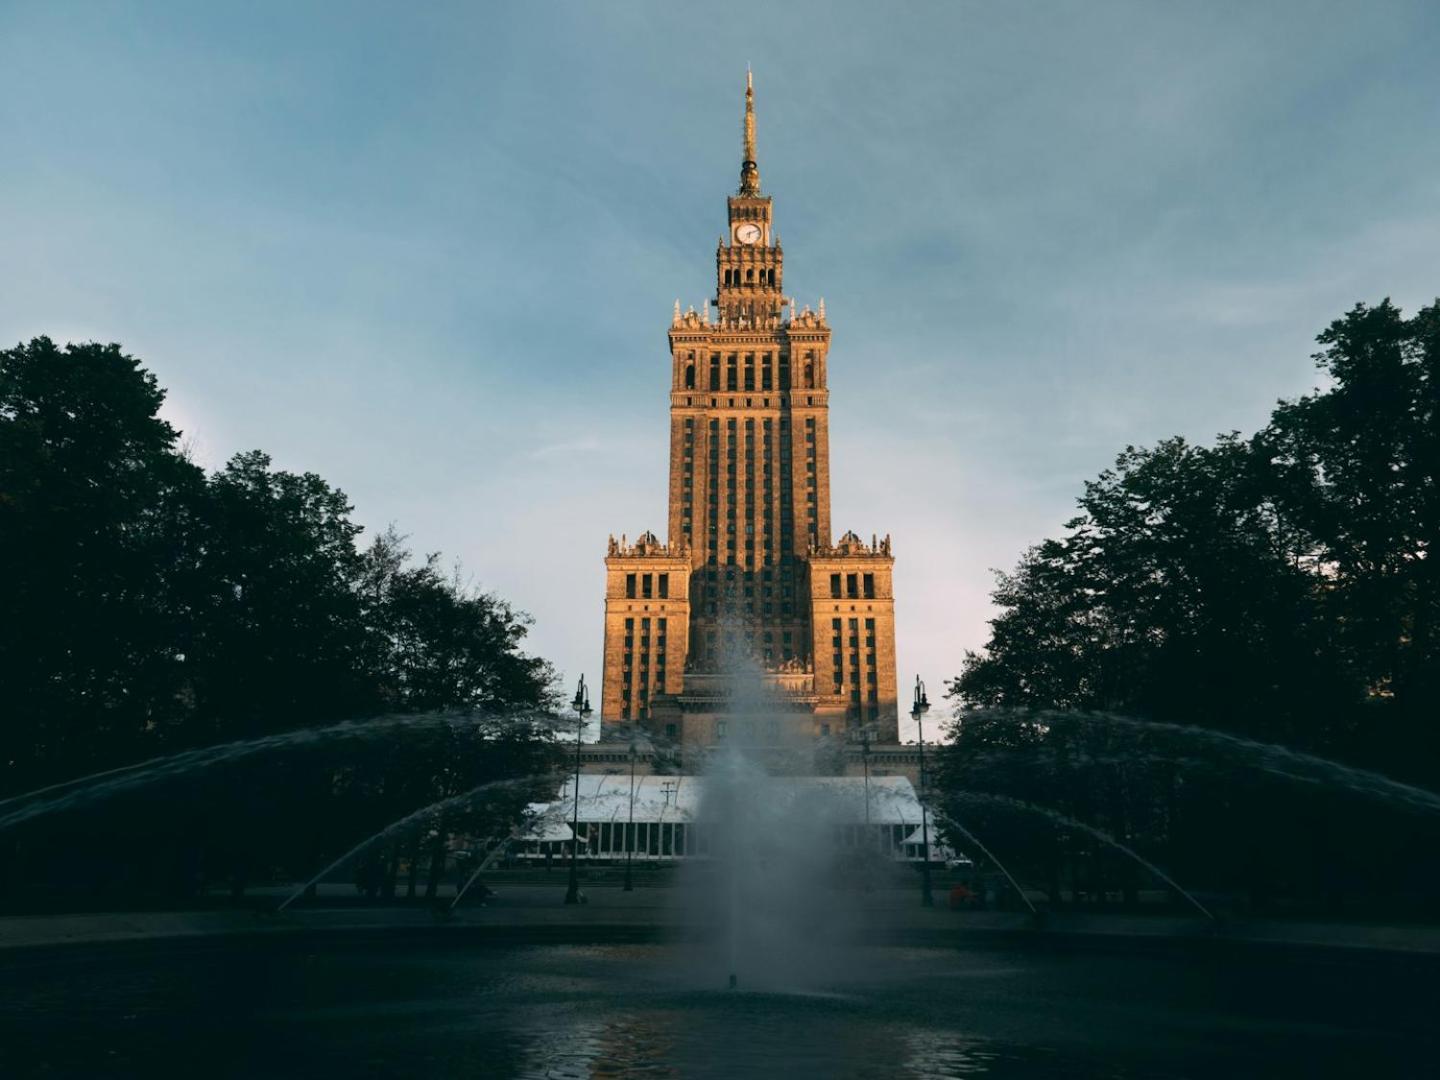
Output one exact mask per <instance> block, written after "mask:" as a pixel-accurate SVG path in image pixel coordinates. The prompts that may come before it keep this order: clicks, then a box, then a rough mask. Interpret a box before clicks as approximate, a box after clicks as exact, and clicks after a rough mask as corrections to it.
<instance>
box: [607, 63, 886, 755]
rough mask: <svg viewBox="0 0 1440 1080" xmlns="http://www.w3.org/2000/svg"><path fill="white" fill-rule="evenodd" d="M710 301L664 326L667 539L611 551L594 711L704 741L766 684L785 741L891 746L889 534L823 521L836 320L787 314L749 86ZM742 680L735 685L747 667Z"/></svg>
mask: <svg viewBox="0 0 1440 1080" xmlns="http://www.w3.org/2000/svg"><path fill="white" fill-rule="evenodd" d="M726 205H727V211H728V213H727V217H728V224H729V228H728V232H727V234H726V235H725V236H723V237H721V239H720V243H719V245H718V246H717V248H716V250H715V296H714V300H713V306H712V301H711V300H710V299H707V300H706V301H705V302H704V303H703V304H702V306H701V309H700V310H699V311H696V310H695V309H694V308H693V307H691V308H689V309H687V310H685V311H683V312H682V311H681V307H680V303H679V301H676V303H675V310H674V314H673V316H672V318H671V324H670V334H669V338H670V359H671V389H670V493H669V494H670V511H669V535H670V537H671V542H670V543H669V544H668V545H666V544H661V543H660V542H659V541H658V540H657V539H656V538H655V537H654V536H653V535H652V534H650V533H648V532H647V533H645V534H644V535H643V536H641V538H640V539H639V540H638V541H637V542H636V543H635V544H633V545H631V544H628V543H626V542H625V541H624V540H622V541H620V542H617V541H615V540H614V539H613V538H612V539H611V541H610V551H609V554H608V555H607V557H606V559H605V567H606V592H605V670H604V675H603V678H602V687H601V702H600V714H601V717H602V719H604V720H606V721H612V722H626V721H641V722H643V723H645V724H646V725H647V726H649V727H650V728H651V729H652V730H654V731H655V732H656V734H659V735H663V736H669V737H670V738H674V739H678V740H680V741H681V742H682V743H683V744H684V745H687V746H698V747H708V746H713V745H715V744H716V743H718V742H720V741H723V739H724V738H725V735H726V724H727V720H726V715H727V709H729V708H730V707H731V706H732V705H733V700H734V695H735V694H737V693H741V692H746V691H743V690H742V689H741V687H742V685H744V686H753V685H754V684H755V682H756V678H755V676H756V675H757V674H758V676H759V682H760V684H761V685H763V686H764V688H765V696H766V711H767V713H770V714H773V715H774V718H775V719H774V721H773V726H774V729H775V730H774V738H775V741H776V743H777V744H781V743H785V744H790V745H794V744H795V743H796V741H797V740H805V739H813V738H815V737H823V736H831V737H840V736H843V735H845V733H846V732H847V730H849V729H851V728H855V727H859V726H860V725H867V726H870V727H872V728H873V730H874V736H875V737H876V738H877V740H878V741H880V742H887V741H888V742H894V741H895V739H896V730H897V728H896V721H897V716H896V685H895V620H894V599H893V596H894V594H893V592H892V587H891V569H892V566H893V564H894V559H893V558H892V556H891V553H890V538H889V537H888V536H887V537H885V538H884V539H883V540H878V539H874V538H872V540H871V542H870V543H869V544H866V543H864V542H863V541H862V540H861V539H860V538H859V537H858V536H857V535H856V534H854V533H853V532H847V533H846V534H845V535H844V536H843V537H841V538H840V540H839V541H838V542H832V541H831V536H832V535H833V534H832V533H831V524H830V422H829V352H830V325H829V322H828V321H827V318H826V314H825V301H824V300H823V299H822V300H820V301H819V303H818V304H817V305H816V307H815V308H814V309H813V310H812V309H811V307H810V306H809V305H808V304H807V305H805V307H804V308H803V309H801V310H798V311H797V310H796V303H795V300H794V299H793V298H792V297H788V296H786V295H785V293H784V271H785V256H784V250H783V249H782V248H781V246H780V239H779V236H778V235H777V234H776V233H775V231H774V219H773V205H772V201H771V198H770V196H768V195H763V194H761V192H760V172H759V167H758V165H757V164H756V155H755V112H754V89H753V85H752V84H751V83H750V81H749V80H748V79H747V85H746V90H745V121H744V157H743V161H742V164H741V169H740V188H739V192H738V194H736V195H732V196H730V197H729V198H728V199H727V200H726ZM739 673H744V674H739Z"/></svg>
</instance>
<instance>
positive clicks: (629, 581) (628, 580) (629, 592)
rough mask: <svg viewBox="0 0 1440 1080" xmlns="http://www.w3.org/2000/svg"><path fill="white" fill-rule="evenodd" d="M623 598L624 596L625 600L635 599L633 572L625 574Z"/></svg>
mask: <svg viewBox="0 0 1440 1080" xmlns="http://www.w3.org/2000/svg"><path fill="white" fill-rule="evenodd" d="M625 598H626V599H627V600H634V599H635V575H634V574H626V575H625ZM629 621H630V620H628V619H627V620H626V622H629Z"/></svg>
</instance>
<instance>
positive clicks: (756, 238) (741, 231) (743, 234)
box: [735, 221, 761, 244]
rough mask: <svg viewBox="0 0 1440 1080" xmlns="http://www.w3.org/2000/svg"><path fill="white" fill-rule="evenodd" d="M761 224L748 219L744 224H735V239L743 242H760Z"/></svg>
mask: <svg viewBox="0 0 1440 1080" xmlns="http://www.w3.org/2000/svg"><path fill="white" fill-rule="evenodd" d="M760 236H761V233H760V226H759V225H756V224H755V223H754V222H753V221H747V222H746V223H745V224H744V225H737V226H735V239H736V240H737V241H739V242H740V243H742V244H758V243H759V242H760Z"/></svg>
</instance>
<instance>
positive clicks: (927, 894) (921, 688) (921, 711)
mask: <svg viewBox="0 0 1440 1080" xmlns="http://www.w3.org/2000/svg"><path fill="white" fill-rule="evenodd" d="M929 711H930V699H929V698H927V697H926V696H925V684H924V683H923V682H921V681H920V676H919V675H916V676H915V704H914V705H913V706H911V709H910V715H911V717H913V718H914V720H915V730H916V732H917V733H918V734H919V737H920V847H921V851H922V852H923V853H924V860H923V861H922V862H921V865H920V903H921V905H923V906H924V907H934V906H935V896H934V894H933V893H931V891H930V819H929V818H928V817H927V816H926V814H925V794H926V787H925V726H924V723H923V717H924V716H925V714H926V713H927V712H929Z"/></svg>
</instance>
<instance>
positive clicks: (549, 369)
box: [0, 0, 1440, 688]
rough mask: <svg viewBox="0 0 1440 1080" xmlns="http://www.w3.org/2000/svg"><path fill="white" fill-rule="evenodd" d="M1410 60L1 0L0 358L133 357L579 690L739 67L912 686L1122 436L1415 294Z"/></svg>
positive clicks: (1423, 280) (993, 21)
mask: <svg viewBox="0 0 1440 1080" xmlns="http://www.w3.org/2000/svg"><path fill="white" fill-rule="evenodd" d="M417 9H418V10H417ZM727 10H734V11H736V12H738V13H740V14H738V15H737V16H735V17H727V16H726V15H725V12H726V11H727ZM1437 55H1440V5H1437V4H1435V3H1433V2H1428V3H1427V2H1418V3H1367V4H1355V3H1349V4H1325V3H1308V4H1289V3H1265V4H1254V3H1234V4H1231V3H1219V2H1213V0H1207V2H1196V3H1191V4H1179V3H1176V4H1154V3H1133V4H1131V3H1098V2H1097V3H1078V2H1076V3H1049V4H1047V3H999V2H995V3H929V4H922V3H896V4H875V3H854V4H849V3H845V4H842V3H825V4H813V5H805V4H785V5H767V6H759V5H732V6H730V7H729V8H727V6H726V5H713V4H708V5H706V4H682V3H643V4H642V3H611V4H600V3H592V4H580V3H513V4H479V3H466V4H454V5H445V4H439V3H435V4H426V5H402V4H391V5H365V4H340V3H334V4H316V5H304V4H291V3H282V4H269V5H267V4H244V5H238V4H237V5H218V4H188V3H186V4H175V5H165V4H160V3H149V4H133V5H132V4H123V3H93V4H81V3H58V2H51V3H37V4H17V3H9V2H0V136H3V146H4V148H5V164H4V168H3V169H0V341H4V342H6V343H7V344H8V343H13V342H15V341H18V340H21V339H26V338H29V337H31V336H33V335H36V334H40V333H47V334H49V335H51V336H52V337H55V338H57V339H61V340H64V339H72V340H82V339H85V340H88V339H99V340H103V341H119V342H121V343H123V344H124V345H125V346H126V347H127V348H128V349H129V350H130V351H132V352H134V353H136V354H137V355H139V356H141V357H142V358H143V359H144V360H145V362H146V363H147V365H148V366H149V367H150V368H151V369H152V370H153V371H154V372H155V373H156V374H157V375H158V376H159V378H160V380H161V382H162V383H163V384H164V385H165V386H167V387H169V389H170V393H171V398H170V402H169V405H168V406H167V408H168V412H169V415H170V416H171V418H172V419H173V420H174V421H175V422H176V423H177V424H178V425H179V426H180V427H182V428H183V429H184V431H185V432H186V436H187V438H188V439H189V440H190V441H191V445H192V447H193V449H194V452H195V453H196V454H197V456H198V457H199V458H200V460H202V461H203V462H205V463H206V464H209V465H212V466H215V465H219V464H222V463H223V462H224V460H225V459H226V458H228V457H229V456H230V455H231V454H233V453H235V452H237V451H240V450H244V449H248V448H252V447H260V448H263V449H265V450H267V451H269V452H271V453H272V454H273V456H274V457H275V459H276V462H277V464H279V465H281V466H283V467H286V468H291V469H297V470H303V469H308V470H313V471H315V472H318V473H320V474H321V475H323V476H324V477H326V478H327V479H328V480H330V481H331V482H332V483H334V484H336V485H337V486H339V487H341V488H343V489H344V490H345V491H346V492H347V493H348V494H349V495H350V497H351V498H352V500H353V501H354V502H355V504H356V512H357V517H358V518H359V520H361V521H362V522H364V523H365V524H366V525H367V526H369V527H371V528H383V527H384V526H385V525H386V524H387V523H390V522H394V523H396V524H397V525H398V526H399V527H400V529H401V530H402V531H404V532H406V533H408V534H409V535H410V537H411V541H412V544H413V546H414V547H415V548H416V549H417V550H420V551H430V550H440V551H443V552H444V553H446V555H447V556H453V557H458V558H459V559H460V560H461V561H462V562H463V564H464V567H465V569H466V571H467V572H468V573H469V574H470V575H471V576H472V578H473V580H474V581H475V582H476V583H477V584H479V585H481V586H483V587H486V588H490V589H494V590H495V591H497V592H499V593H500V594H502V595H504V596H505V597H507V598H508V599H510V600H511V601H513V602H514V603H516V604H517V605H518V606H520V607H522V608H524V609H526V610H528V611H530V612H531V613H532V614H533V615H534V616H535V619H536V625H535V628H534V632H533V641H532V644H533V648H534V650H535V651H537V652H539V653H540V654H542V655H544V656H547V657H549V658H550V659H552V660H553V661H554V662H555V663H556V664H557V666H558V667H559V668H560V669H561V670H562V671H563V672H564V674H565V679H566V686H567V687H569V686H570V685H571V684H572V683H573V681H574V678H575V677H576V676H577V675H578V674H579V673H580V672H581V671H585V672H587V673H588V674H589V675H590V677H591V679H592V680H596V679H598V677H599V672H600V632H601V611H602V601H601V597H602V590H603V577H602V565H601V559H602V556H603V553H604V547H605V538H606V536H607V535H608V534H609V533H610V532H615V533H617V534H618V533H620V532H627V533H629V534H631V535H632V536H633V535H635V534H636V533H638V532H639V531H640V530H641V529H642V528H645V527H650V528H654V529H655V530H656V531H657V532H663V529H664V524H665V512H664V500H665V468H666V440H667V427H666V406H667V388H668V382H667V380H668V357H667V350H666V343H665V330H666V327H667V326H668V322H669V315H670V310H671V306H672V304H673V302H674V300H675V298H676V297H677V296H679V297H680V298H681V299H682V301H683V302H685V303H687V304H690V303H693V304H695V305H696V306H697V307H698V306H699V304H700V302H701V300H702V299H703V298H704V297H705V296H706V295H707V292H708V290H709V287H710V285H711V282H712V274H713V251H714V244H715V241H716V239H717V237H718V236H719V235H720V233H721V231H722V230H723V226H724V198H725V196H726V194H727V193H729V192H730V190H731V189H732V188H733V186H734V185H735V183H736V180H737V170H738V163H739V161H738V159H739V156H740V155H739V143H740V107H741V91H742V87H743V82H744V72H745V65H746V63H747V62H748V63H750V64H752V65H753V66H754V70H755V82H756V94H757V111H758V114H759V160H760V167H761V173H762V177H763V181H764V186H765V190H766V191H767V192H768V193H769V194H772V195H773V196H774V197H775V201H776V202H775V214H776V221H777V228H778V231H779V234H780V236H781V239H782V241H783V243H784V245H785V254H786V271H787V273H786V284H787V287H788V288H789V290H790V291H792V292H793V293H794V294H795V295H796V296H797V298H798V299H799V300H800V302H801V303H805V302H810V303H813V302H815V301H816V300H817V299H818V298H819V297H821V296H823V297H824V298H825V301H826V307H827V311H828V314H829V317H830V321H831V323H832V325H833V327H834V334H835V337H834V345H833V350H832V353H831V366H830V370H831V391H832V417H831V430H832V446H833V451H832V453H833V460H832V468H833V475H834V492H833V507H834V520H835V527H836V530H837V532H838V531H843V530H844V529H847V528H853V529H855V530H856V531H857V532H860V533H862V534H863V535H866V536H868V535H869V534H870V533H871V532H880V533H885V532H890V533H892V534H893V535H894V538H895V545H896V554H897V566H896V587H897V590H898V595H899V600H898V602H897V619H898V627H899V631H898V632H899V651H900V667H901V672H902V676H901V677H902V682H903V681H905V680H908V678H909V677H910V675H911V673H913V672H915V671H920V672H922V673H923V674H924V675H925V676H926V678H927V679H928V680H930V682H931V685H932V688H934V687H938V685H939V683H940V682H941V680H942V679H943V678H944V677H946V676H948V675H951V674H953V673H954V672H955V671H956V670H957V669H958V667H959V662H960V657H961V655H962V653H963V650H964V649H966V648H978V647H980V646H981V645H982V644H983V643H984V640H985V635H986V626H985V620H986V618H987V617H988V616H989V614H990V612H989V608H988V599H987V597H988V592H989V589H990V587H991V574H990V569H991V568H992V567H1009V566H1011V565H1013V563H1014V562H1015V559H1016V557H1017V556H1018V555H1019V553H1020V551H1021V550H1022V549H1023V548H1024V547H1025V546H1026V545H1028V544H1030V543H1033V542H1035V541H1037V540H1039V539H1040V538H1042V537H1043V536H1046V535H1053V534H1055V533H1056V532H1057V531H1058V530H1059V528H1060V526H1061V523H1062V522H1063V521H1064V520H1065V519H1066V518H1067V517H1068V516H1070V513H1071V511H1072V509H1073V500H1074V496H1075V495H1076V493H1077V492H1078V491H1079V489H1080V485H1081V483H1082V482H1083V480H1085V479H1086V478H1088V477H1091V476H1093V475H1094V474H1095V473H1096V472H1097V471H1099V470H1100V469H1101V468H1103V467H1104V466H1106V465H1107V464H1109V462H1110V461H1111V460H1112V459H1113V457H1114V455H1115V453H1116V452H1117V451H1119V450H1120V449H1121V448H1123V447H1124V446H1125V445H1126V444H1127V443H1136V444H1143V443H1149V442H1153V441H1155V440H1156V439H1159V438H1163V437H1166V436H1168V435H1172V434H1184V435H1187V436H1190V437H1193V438H1197V439H1206V438H1209V437H1210V436H1212V435H1213V434H1214V433H1215V432H1217V431H1226V430H1231V429H1240V430H1250V429H1253V428H1254V427H1255V426H1257V425H1258V424H1259V423H1261V422H1263V420H1264V418H1265V416H1266V414H1267V413H1268V411H1269V408H1270V406H1271V404H1272V403H1273V402H1274V400H1275V399H1276V398H1278V397H1289V396H1295V395H1298V394H1300V393H1302V392H1304V391H1305V390H1307V389H1308V388H1309V387H1311V386H1312V385H1313V384H1314V382H1315V378H1316V376H1315V372H1314V369H1313V365H1312V363H1311V361H1310V359H1309V355H1310V353H1311V352H1312V351H1313V347H1312V341H1313V337H1314V335H1315V333H1316V332H1318V331H1319V330H1320V329H1321V328H1322V327H1323V326H1324V325H1325V323H1327V322H1328V321H1329V320H1330V319H1331V318H1334V317H1335V316H1337V315H1338V314H1339V313H1341V312H1342V311H1343V310H1344V309H1346V308H1348V307H1349V306H1350V305H1351V304H1352V303H1354V302H1355V301H1357V300H1362V299H1363V300H1367V301H1377V300H1379V299H1380V298H1381V297H1383V296H1387V295H1388V296H1391V297H1393V298H1394V299H1395V301H1396V302H1397V303H1399V304H1401V305H1402V306H1404V307H1405V308H1406V309H1407V310H1413V309H1414V308H1415V307H1417V306H1419V305H1420V304H1423V303H1426V302H1429V301H1430V300H1432V299H1433V298H1434V297H1435V295H1436V294H1437V293H1440V274H1437V268H1440V63H1437V62H1436V59H1435V58H1436V56H1437Z"/></svg>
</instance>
